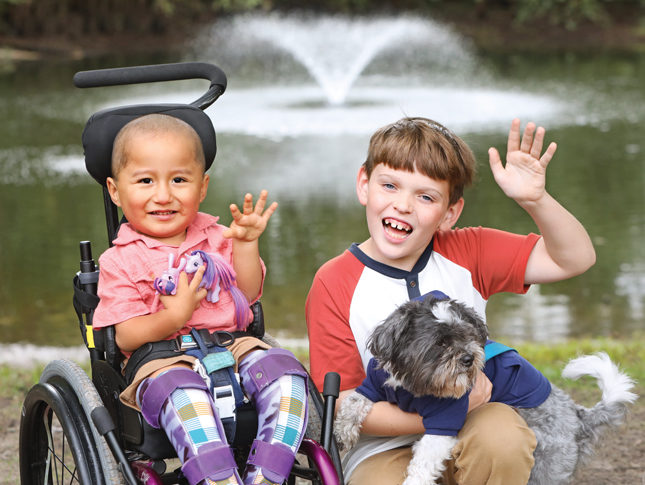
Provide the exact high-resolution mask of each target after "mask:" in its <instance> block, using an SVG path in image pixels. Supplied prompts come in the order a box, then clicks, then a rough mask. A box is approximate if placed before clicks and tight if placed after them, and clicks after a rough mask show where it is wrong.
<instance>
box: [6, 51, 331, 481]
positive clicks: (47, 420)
mask: <svg viewBox="0 0 645 485" xmlns="http://www.w3.org/2000/svg"><path fill="white" fill-rule="evenodd" d="M184 79H207V80H209V81H210V82H211V85H210V87H209V89H208V91H207V92H206V93H205V94H204V95H203V96H201V97H200V98H199V99H197V100H196V101H194V102H192V103H191V104H190V105H189V106H193V107H197V108H199V109H201V110H204V109H206V108H207V107H209V106H210V105H211V104H213V103H214V102H215V101H216V100H217V98H219V96H221V95H222V94H223V93H224V91H225V90H226V76H225V74H224V73H223V72H222V71H221V69H219V68H218V67H217V66H214V65H212V64H207V63H201V62H192V63H179V64H162V65H156V66H141V67H131V68H121V69H106V70H99V71H86V72H79V73H77V74H76V75H75V76H74V84H75V85H76V86H77V87H80V88H88V87H102V86H115V85H127V84H137V83H149V82H160V81H176V80H184ZM213 156H214V155H213ZM92 175H93V176H94V174H92ZM95 178H96V177H95ZM103 198H104V206H105V217H106V225H107V232H108V239H109V244H110V246H112V241H113V240H114V239H115V238H116V234H117V231H118V227H119V221H118V209H117V207H116V206H115V205H114V203H113V202H112V200H111V198H110V196H109V193H108V191H107V188H106V187H105V186H104V187H103ZM80 252H81V261H80V269H81V271H79V272H78V273H77V275H76V277H75V278H74V307H75V310H76V312H77V314H78V317H79V326H80V330H81V334H82V336H83V340H84V342H85V344H86V346H87V348H88V350H89V353H90V362H91V366H92V378H91V379H90V378H89V377H88V376H87V374H86V373H85V371H83V370H82V369H81V368H80V367H79V366H78V365H77V364H76V363H74V362H73V361H71V360H66V359H61V360H54V361H52V362H50V363H49V364H48V365H47V366H46V367H45V370H44V371H43V373H42V375H41V377H40V380H39V383H38V384H36V385H35V386H34V387H33V388H32V389H31V390H30V391H29V392H28V394H27V397H26V398H25V401H24V404H23V411H22V418H21V422H20V444H19V455H20V477H21V483H22V484H23V485H27V484H34V485H41V484H42V485H44V484H49V483H56V484H58V483H67V482H68V483H79V482H80V483H82V484H92V485H104V484H126V483H128V484H132V485H135V484H137V483H144V484H147V483H149V484H151V485H161V484H166V483H168V484H170V483H187V481H186V480H185V478H183V477H182V476H181V474H180V473H178V469H177V470H174V471H171V472H166V466H167V460H168V459H171V460H172V457H173V456H174V457H176V453H175V451H174V449H173V448H172V446H171V445H170V442H169V441H168V439H167V437H166V435H165V433H164V432H163V430H160V429H156V428H152V427H151V426H150V425H148V423H147V422H146V421H145V420H144V419H142V416H141V414H140V413H139V412H137V411H135V410H134V409H132V408H129V407H127V406H125V405H124V404H122V403H121V402H120V400H119V394H120V393H121V391H122V390H123V389H124V388H125V386H126V383H125V379H124V377H123V375H122V374H121V366H120V360H121V359H120V355H121V354H120V351H119V349H118V347H117V345H116V341H115V336H114V328H113V327H107V328H105V329H100V330H94V329H93V328H92V316H93V312H94V309H95V308H96V306H97V305H98V302H99V298H98V296H97V284H98V269H97V267H96V265H95V263H94V260H93V259H92V253H91V246H90V242H89V241H82V242H81V243H80ZM252 310H253V315H254V319H253V323H252V324H251V325H250V327H249V328H250V332H251V333H252V334H253V335H255V336H256V337H258V338H262V340H264V341H265V342H267V343H269V344H270V345H272V346H273V347H279V344H278V343H277V341H275V340H274V339H273V338H272V337H271V336H270V335H268V334H265V332H264V319H263V318H264V317H263V313H262V307H261V305H260V304H259V302H258V303H257V304H256V305H255V306H253V307H252ZM339 385H340V378H339V377H338V374H335V373H330V375H328V376H327V377H326V379H325V389H324V390H323V395H324V396H325V399H324V400H323V398H322V397H321V395H320V393H319V392H318V390H317V389H316V387H315V385H314V384H313V382H312V381H311V379H309V396H308V398H309V403H310V406H309V409H310V413H309V422H308V424H307V431H306V434H305V438H304V440H303V442H302V445H301V447H300V450H299V453H300V454H301V455H304V456H305V458H306V460H307V465H305V466H303V465H301V464H300V463H299V462H298V461H296V462H295V463H294V466H293V468H292V471H291V475H290V477H289V479H288V481H287V482H286V483H288V484H293V485H295V483H296V477H299V478H301V479H304V480H308V481H310V482H311V483H313V484H315V485H342V484H343V483H344V481H343V473H342V467H341V461H340V455H339V452H338V448H337V446H336V442H335V440H334V438H333V433H332V424H333V413H334V406H335V400H336V398H337V397H338V393H339ZM254 420H255V421H254ZM237 423H238V424H237V430H238V432H237V433H236V439H235V440H234V441H233V443H232V446H234V447H236V446H237V447H238V450H239V451H240V453H241V454H240V456H239V459H238V457H237V456H236V460H238V465H241V464H242V463H244V462H245V461H246V457H245V456H244V451H245V449H246V448H245V446H247V445H246V443H244V441H248V442H249V444H248V447H249V448H250V442H252V441H253V439H254V438H255V431H256V430H257V415H256V414H255V410H254V409H250V407H249V408H248V409H243V408H239V410H238V420H237ZM155 440H159V441H157V443H155ZM164 440H165V443H164ZM238 441H239V442H238ZM159 443H161V445H160V444H159ZM321 443H322V444H321ZM241 458H244V460H243V461H239V460H241ZM174 459H175V460H177V464H179V463H178V459H177V458H174ZM171 464H172V462H171Z"/></svg>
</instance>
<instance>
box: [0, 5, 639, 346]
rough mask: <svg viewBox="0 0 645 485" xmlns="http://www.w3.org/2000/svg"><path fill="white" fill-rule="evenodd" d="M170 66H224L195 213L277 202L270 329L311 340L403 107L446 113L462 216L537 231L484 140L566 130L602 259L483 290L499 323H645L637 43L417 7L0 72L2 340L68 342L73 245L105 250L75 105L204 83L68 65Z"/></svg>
mask: <svg viewBox="0 0 645 485" xmlns="http://www.w3.org/2000/svg"><path fill="white" fill-rule="evenodd" d="M379 22H380V23H379ZM380 36H381V37H386V39H381V40H383V41H382V42H380V41H379V40H378V39H379V38H380ZM366 46H370V48H369V49H366ZM403 46H405V48H403ZM182 60H202V61H209V62H214V63H216V64H218V65H220V67H222V68H223V69H224V71H225V72H226V73H227V75H228V77H229V88H228V91H227V92H226V93H225V94H224V95H223V96H222V98H221V99H220V100H219V101H218V102H217V103H216V104H215V105H213V106H212V107H211V108H209V110H208V111H207V112H208V113H209V114H210V116H211V118H212V120H213V123H214V125H215V128H216V130H217V132H218V148H219V152H218V155H217V158H216V160H215V165H214V167H213V168H212V169H211V180H212V182H211V186H210V192H209V195H208V197H207V199H206V201H205V202H204V204H203V210H204V211H206V212H209V213H212V214H216V215H220V216H221V221H222V222H223V223H224V224H228V223H229V222H230V220H231V216H230V213H229V211H228V205H229V204H230V203H231V202H236V203H240V202H241V201H242V199H243V196H244V194H245V193H246V192H248V191H250V192H253V193H254V194H257V193H259V191H260V190H261V189H263V188H266V189H268V190H269V195H270V199H271V200H277V201H278V202H279V204H280V207H279V209H278V211H277V212H276V214H275V215H274V217H273V218H272V220H271V222H270V225H269V228H268V229H267V232H266V233H265V235H264V236H263V238H262V239H261V252H262V255H263V258H264V260H265V262H266V263H267V266H268V276H267V280H266V286H265V293H264V297H263V299H262V301H263V304H264V309H265V314H266V319H267V326H268V328H269V331H271V332H272V333H273V334H277V335H279V336H285V337H294V338H299V337H304V336H305V335H306V328H305V323H304V302H305V298H306V296H307V292H308V289H309V286H310V284H311V281H312V279H313V276H314V274H315V272H316V270H317V268H318V267H319V266H320V265H321V264H322V263H324V262H325V261H327V260H328V259H330V258H332V257H334V256H336V255H338V254H339V253H341V252H342V251H343V250H344V249H346V248H347V247H348V246H349V245H350V244H351V243H352V242H360V241H363V240H365V239H366V238H367V228H366V225H365V221H364V209H363V207H362V206H361V205H360V204H359V203H358V201H357V200H356V195H355V188H354V183H355V175H356V172H357V170H358V168H359V167H360V165H361V163H362V162H363V160H364V158H365V153H366V150H367V144H368V141H369V136H370V134H371V133H372V132H373V131H374V130H375V129H376V128H378V127H380V126H382V125H384V124H387V123H390V122H392V121H395V120H397V119H399V118H401V117H402V116H403V115H410V116H427V117H430V118H434V119H436V120H437V121H439V122H441V123H443V124H445V125H447V126H448V127H450V128H451V129H452V130H453V131H455V132H456V133H458V134H459V135H461V136H463V138H464V139H465V140H466V141H467V142H468V143H469V144H470V146H471V147H472V148H473V150H474V151H475V154H476V155H477V157H478V159H479V160H480V162H481V165H480V169H479V180H478V182H477V184H476V186H475V188H473V189H471V190H469V191H468V192H467V193H466V207H465V210H464V213H463V215H462V217H461V219H460V221H459V224H458V225H459V226H462V227H463V226H469V225H482V226H489V227H495V228H499V229H504V230H508V231H513V232H518V233H528V232H531V231H536V227H535V225H534V223H533V222H532V220H531V219H530V217H529V216H528V215H527V214H526V213H524V212H523V211H522V209H520V208H519V207H518V206H517V205H516V204H515V203H514V202H513V201H512V200H510V199H507V198H506V197H505V196H504V194H503V193H502V191H501V190H500V189H499V188H498V187H497V186H496V184H495V182H494V180H493V178H492V176H491V174H490V169H489V167H488V162H487V155H486V153H487V149H488V148H489V147H490V146H496V147H498V148H499V149H500V151H502V152H503V151H504V149H505V145H506V137H507V130H508V127H509V126H510V122H511V120H512V118H513V117H516V116H518V117H521V119H522V121H523V122H524V123H525V122H527V121H529V120H532V121H535V122H536V123H539V124H541V125H543V126H545V128H546V129H547V141H549V142H550V141H555V142H557V143H558V151H557V153H556V155H555V158H554V160H553V162H552V163H551V165H550V166H549V170H548V178H547V189H548V190H549V192H550V193H551V194H552V195H553V196H554V197H555V198H556V199H558V200H559V201H560V202H561V203H562V204H563V205H564V206H565V207H567V208H568V209H569V210H570V211H571V212H572V213H573V214H575V215H576V216H577V217H578V218H579V219H580V220H581V221H582V223H583V224H584V225H585V226H586V228H587V230H588V231H589V233H590V235H591V237H592V239H593V242H594V244H595V246H596V251H597V256H598V262H597V263H596V265H595V266H594V267H593V268H592V269H591V270H589V271H588V272H587V273H586V274H584V275H582V276H579V277H577V278H573V279H571V280H568V281H565V282H561V283H557V284H550V285H542V286H535V287H533V288H532V289H531V290H530V291H529V293H528V295H526V296H521V297H520V296H517V295H508V294H502V295H496V296H494V297H493V298H491V300H490V303H489V306H488V321H489V325H490V327H491V333H492V335H493V336H494V337H496V338H504V339H506V340H510V341H512V340H537V341H555V340H558V339H562V338H567V337H581V336H596V335H618V336H631V335H634V334H635V332H642V331H643V330H645V139H644V138H643V133H645V56H644V55H642V54H637V53H620V52H598V53H588V54H571V53H562V54H555V53H554V54H537V53H523V52H517V53H513V54H490V53H481V52H477V51H476V50H475V49H473V48H472V47H471V46H469V45H468V43H467V42H465V41H464V40H463V39H461V38H459V36H457V35H456V34H454V33H453V32H452V31H451V30H450V29H449V28H447V27H445V26H442V25H439V24H436V23H433V22H431V21H428V20H421V19H416V18H396V19H354V20H352V21H349V20H347V19H343V18H339V17H333V18H320V17H319V18H317V19H313V20H312V19H308V18H301V17H277V16H269V17H257V16H254V17H249V16H246V17H236V18H231V19H228V20H226V21H222V22H220V23H219V24H216V25H214V26H213V27H212V28H211V29H207V30H206V31H204V32H202V33H200V34H199V35H197V36H196V38H195V40H194V42H193V43H192V44H190V45H189V46H187V48H186V53H185V55H184V56H182V57H181V58H178V57H171V56H155V57H145V58H141V57H134V56H127V55H114V56H110V57H106V58H102V59H93V60H82V61H42V62H30V63H24V64H21V63H18V64H12V65H6V66H2V67H3V70H1V71H0V107H1V112H2V113H5V114H4V119H3V122H2V124H1V125H0V341H2V342H20V341H28V342H30V343H34V344H37V345H78V344H79V343H80V339H79V337H78V330H77V326H76V323H75V314H74V311H73V308H72V305H71V297H72V292H71V281H72V277H73V276H74V274H75V272H76V271H78V260H79V253H78V243H79V241H81V240H91V241H92V244H93V251H94V255H95V258H96V259H98V256H99V255H100V253H101V252H102V251H104V250H105V249H106V248H107V236H106V230H105V222H104V215H103V204H102V193H101V190H100V187H99V186H98V184H96V183H95V182H94V181H93V180H92V179H91V178H90V177H89V176H88V175H86V174H85V172H84V167H83V157H82V147H81V146H80V136H81V133H82V130H83V126H84V124H85V121H86V120H87V118H88V117H89V116H90V115H91V114H92V113H93V112H95V111H97V110H99V109H102V108H104V107H107V106H119V105H123V104H129V103H138V102H155V101H163V102H189V101H192V100H193V99H195V98H196V97H198V95H199V94H200V93H201V92H202V91H203V90H205V89H206V87H207V86H206V85H205V84H204V83H202V82H198V81H195V82H193V81H190V82H183V83H166V84H165V85H149V86H131V87H119V88H105V89H94V90H84V91H81V90H78V89H76V88H74V87H73V86H72V82H71V79H72V76H73V74H74V73H75V72H76V71H79V70H87V69H96V68H107V67H121V66H128V65H141V64H151V63H160V62H175V61H182ZM637 334H638V333H637ZM638 335H642V333H641V334H638Z"/></svg>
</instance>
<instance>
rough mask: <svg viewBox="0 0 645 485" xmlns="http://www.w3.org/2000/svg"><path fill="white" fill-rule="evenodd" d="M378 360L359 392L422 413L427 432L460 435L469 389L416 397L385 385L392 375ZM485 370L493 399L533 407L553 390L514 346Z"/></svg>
mask: <svg viewBox="0 0 645 485" xmlns="http://www.w3.org/2000/svg"><path fill="white" fill-rule="evenodd" d="M490 344H495V342H492V341H490V340H489V341H487V342H486V345H487V346H488V345H490ZM377 364H378V362H377V361H376V360H375V359H371V360H370V362H369V364H368V366H367V376H366V377H365V380H364V381H363V383H362V384H361V385H360V386H359V387H358V388H356V392H358V393H359V394H362V395H363V396H365V397H366V398H368V399H369V400H370V401H373V402H377V401H388V402H390V403H392V404H397V405H398V406H399V408H401V409H402V410H403V411H407V412H416V413H418V414H420V415H421V417H422V418H423V425H424V426H425V428H426V434H435V435H442V436H457V433H458V432H459V430H461V428H462V427H463V425H464V421H465V420H466V414H467V412H468V397H469V395H470V391H468V392H467V393H466V394H465V395H464V396H462V397H461V398H459V399H454V398H439V397H435V396H421V397H415V396H414V395H413V394H412V393H410V392H408V391H406V390H405V389H403V388H401V387H399V388H397V389H393V388H392V387H390V386H386V385H385V381H386V380H387V379H388V377H390V375H389V373H387V372H386V371H384V370H383V369H377V368H376V367H377ZM484 373H485V374H486V376H487V377H488V379H490V381H491V383H492V384H493V392H492V395H491V399H490V400H491V402H500V403H504V404H508V405H509V406H513V407H517V408H534V407H537V406H539V405H540V404H542V403H543V402H544V401H546V399H547V398H548V397H549V394H550V393H551V384H550V383H549V381H548V380H547V379H546V377H544V376H543V375H542V373H541V372H540V371H538V370H537V369H536V368H535V367H533V366H532V365H531V364H530V363H529V362H528V361H527V360H526V359H524V358H523V357H522V356H520V355H519V354H518V353H517V352H516V351H515V350H513V349H508V350H507V351H506V352H503V353H501V354H498V355H495V356H494V357H492V358H491V359H489V360H488V361H487V362H486V367H485V368H484Z"/></svg>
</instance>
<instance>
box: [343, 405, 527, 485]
mask: <svg viewBox="0 0 645 485" xmlns="http://www.w3.org/2000/svg"><path fill="white" fill-rule="evenodd" d="M458 438H459V443H458V444H457V445H456V446H455V448H454V449H453V450H452V456H453V457H452V459H451V460H450V461H449V462H448V464H447V469H446V471H445V472H444V476H443V481H442V483H444V484H446V485H448V484H449V485H454V484H459V485H480V484H481V485H483V484H488V485H502V484H503V485H519V484H526V483H527V482H528V480H529V475H530V474H531V468H532V467H533V450H535V446H536V440H535V435H534V434H533V431H531V429H530V428H529V427H528V426H527V424H526V422H524V420H523V419H522V418H521V417H520V415H519V414H517V412H516V411H515V410H514V409H513V408H511V407H509V406H506V405H505V404H500V403H487V404H484V405H483V406H481V407H479V408H477V409H476V410H474V411H473V412H472V413H470V414H469V415H468V417H467V418H466V422H465V423H464V427H463V428H462V430H461V431H460V432H459V435H458ZM411 459H412V448H411V447H404V448H397V449H395V450H390V451H386V452H383V453H379V454H378V455H374V456H371V457H369V458H368V459H366V460H364V461H363V462H361V463H360V464H359V465H358V466H357V467H356V469H355V470H354V473H352V475H351V477H350V478H349V481H348V482H347V485H401V484H402V483H403V481H404V480H405V470H406V469H407V467H408V464H409V462H410V460H411Z"/></svg>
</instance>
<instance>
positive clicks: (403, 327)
mask: <svg viewBox="0 0 645 485" xmlns="http://www.w3.org/2000/svg"><path fill="white" fill-rule="evenodd" d="M487 338H488V328H487V327H486V324H484V322H483V321H482V319H481V318H479V316H477V314H476V313H475V311H474V310H473V309H472V308H469V307H467V306H466V305H463V304H462V303H459V302H457V301H455V300H437V299H436V298H433V297H430V296H429V297H427V298H426V299H425V300H423V301H409V302H407V303H405V304H403V305H401V306H400V307H399V308H398V309H397V310H396V311H394V312H393V313H392V314H391V315H390V316H389V317H388V318H387V319H386V320H385V322H383V323H382V324H381V325H378V326H377V327H376V328H375V329H374V332H373V333H372V334H371V336H370V337H369V339H368V343H367V345H368V348H369V350H370V352H371V353H372V355H373V356H374V357H375V358H376V360H378V361H379V365H380V366H381V367H382V368H383V369H385V370H386V371H387V372H389V373H390V375H391V376H392V378H391V379H390V380H388V384H389V383H392V384H393V385H394V387H396V385H400V386H401V387H403V388H404V389H406V390H408V391H410V392H411V393H412V394H414V395H415V396H425V395H428V394H431V395H434V396H438V397H454V398H459V397H461V396H463V395H464V394H465V393H466V392H467V391H468V389H470V388H471V387H472V385H473V384H474V382H475V379H476V377H477V374H478V373H479V371H480V370H481V369H483V368H484V364H485V357H484V345H485V344H486V339H487Z"/></svg>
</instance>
